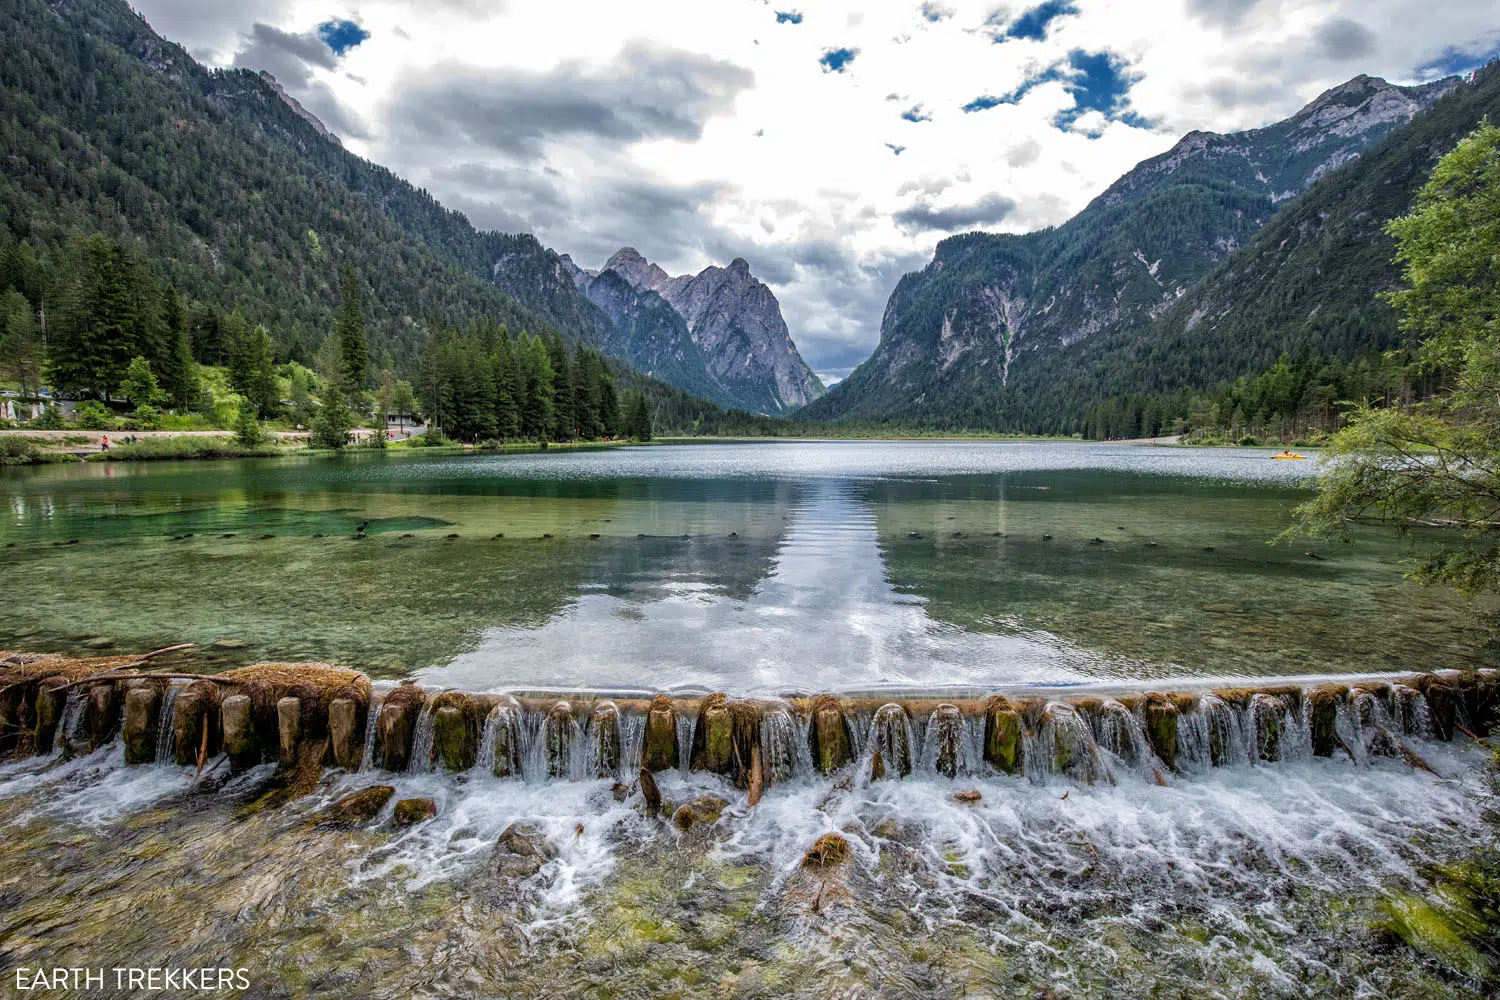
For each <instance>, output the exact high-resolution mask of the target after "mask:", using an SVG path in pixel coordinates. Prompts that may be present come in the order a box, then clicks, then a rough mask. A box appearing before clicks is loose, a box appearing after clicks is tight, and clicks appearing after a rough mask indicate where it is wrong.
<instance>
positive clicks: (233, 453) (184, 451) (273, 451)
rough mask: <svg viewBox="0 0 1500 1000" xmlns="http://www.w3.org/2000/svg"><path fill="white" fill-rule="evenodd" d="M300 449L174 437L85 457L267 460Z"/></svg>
mask: <svg viewBox="0 0 1500 1000" xmlns="http://www.w3.org/2000/svg"><path fill="white" fill-rule="evenodd" d="M305 453H306V452H305V450H304V449H300V448H299V449H295V450H294V449H290V448H280V447H277V446H276V445H274V444H264V445H256V446H255V447H253V448H247V447H245V446H244V445H241V444H237V443H235V441H234V440H233V439H232V438H218V437H174V438H142V439H140V440H139V441H137V442H136V443H135V444H117V445H115V446H114V447H112V448H110V449H109V451H101V452H99V453H97V454H94V455H89V456H88V457H87V458H86V459H85V461H88V462H162V461H171V460H173V459H195V458H270V457H274V456H276V455H290V454H305Z"/></svg>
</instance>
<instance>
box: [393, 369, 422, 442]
mask: <svg viewBox="0 0 1500 1000" xmlns="http://www.w3.org/2000/svg"><path fill="white" fill-rule="evenodd" d="M416 409H417V397H416V394H415V393H413V392H412V388H411V383H410V382H408V381H406V380H405V379H398V380H397V381H396V385H395V388H394V390H393V391H392V392H391V410H392V412H394V413H397V414H399V415H400V416H399V419H400V422H401V429H402V430H405V429H406V415H407V414H408V413H415V412H416Z"/></svg>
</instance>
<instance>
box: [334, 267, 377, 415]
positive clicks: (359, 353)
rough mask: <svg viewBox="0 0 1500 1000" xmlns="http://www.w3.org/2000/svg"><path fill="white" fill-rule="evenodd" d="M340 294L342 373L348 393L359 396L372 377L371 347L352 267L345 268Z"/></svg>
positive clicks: (337, 326)
mask: <svg viewBox="0 0 1500 1000" xmlns="http://www.w3.org/2000/svg"><path fill="white" fill-rule="evenodd" d="M339 294H340V304H339V313H338V321H337V323H336V324H335V325H334V333H335V335H336V336H337V337H338V342H339V365H340V372H339V373H340V374H341V375H342V376H343V379H344V384H345V385H346V386H347V387H348V389H349V391H350V392H352V393H358V392H360V391H362V390H363V389H364V387H365V381H366V379H368V378H369V369H370V345H369V343H368V341H367V340H366V339H365V317H364V314H363V313H362V312H361V311H360V306H359V283H358V282H357V281H355V279H354V269H353V268H351V267H345V268H344V280H343V283H342V285H341V286H340V289H339Z"/></svg>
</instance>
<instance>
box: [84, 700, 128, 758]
mask: <svg viewBox="0 0 1500 1000" xmlns="http://www.w3.org/2000/svg"><path fill="white" fill-rule="evenodd" d="M119 726H120V689H119V687H117V686H116V685H115V684H112V683H106V684H93V685H90V687H89V705H88V730H89V751H90V752H93V751H95V750H98V749H99V748H100V747H102V746H104V744H106V743H108V742H109V741H110V740H112V739H114V738H115V733H116V732H117V731H118V729H119Z"/></svg>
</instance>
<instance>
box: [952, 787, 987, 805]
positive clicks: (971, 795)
mask: <svg viewBox="0 0 1500 1000" xmlns="http://www.w3.org/2000/svg"><path fill="white" fill-rule="evenodd" d="M983 797H984V796H982V795H980V794H979V792H978V791H976V790H975V789H972V788H967V789H965V790H963V791H961V792H954V793H953V801H954V802H962V803H963V804H964V805H966V806H972V805H974V804H975V803H977V802H978V801H979V800H980V799H982V798H983Z"/></svg>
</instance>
